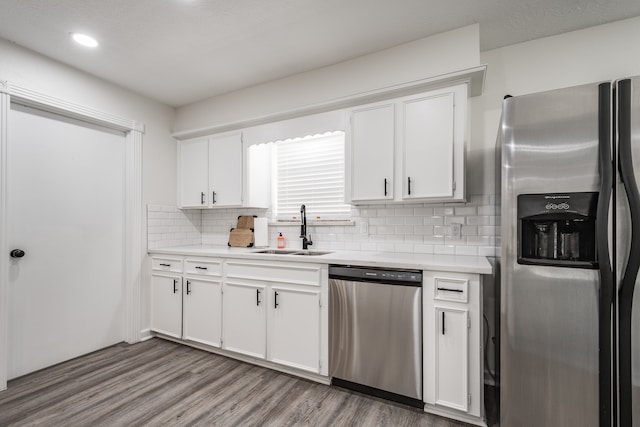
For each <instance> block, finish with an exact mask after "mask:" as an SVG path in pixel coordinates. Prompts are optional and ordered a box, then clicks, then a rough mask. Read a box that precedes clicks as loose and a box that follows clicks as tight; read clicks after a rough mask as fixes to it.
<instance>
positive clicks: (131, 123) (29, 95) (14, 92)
mask: <svg viewBox="0 0 640 427" xmlns="http://www.w3.org/2000/svg"><path fill="white" fill-rule="evenodd" d="M7 89H8V94H9V95H11V102H15V103H16V104H21V105H26V106H27V107H34V108H37V109H39V110H44V111H48V112H50V113H56V114H59V115H61V116H65V117H71V118H74V119H78V120H82V121H84V122H89V123H93V124H97V125H102V126H104V127H107V128H109V129H115V130H119V131H122V132H129V131H139V132H143V133H144V124H142V123H138V122H136V121H135V120H129V119H123V118H122V117H118V116H115V115H113V114H109V113H105V112H102V111H99V110H95V109H93V108H89V107H85V106H82V105H78V104H74V103H72V102H69V101H65V100H63V99H59V98H54V97H52V96H49V95H45V94H43V93H40V92H37V91H34V90H31V89H28V88H25V87H22V86H18V85H15V84H12V83H7Z"/></svg>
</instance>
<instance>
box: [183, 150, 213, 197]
mask: <svg viewBox="0 0 640 427" xmlns="http://www.w3.org/2000/svg"><path fill="white" fill-rule="evenodd" d="M208 147H209V146H208V142H207V139H206V138H205V139H193V140H188V141H180V142H179V143H178V150H180V152H179V170H178V173H179V185H180V187H179V191H180V195H179V203H180V207H182V208H201V207H205V206H207V204H208V203H209V202H208V200H209V199H208V197H207V195H208V193H207V184H208V179H209V177H208V169H209V164H208V162H209V154H208V153H209V148H208Z"/></svg>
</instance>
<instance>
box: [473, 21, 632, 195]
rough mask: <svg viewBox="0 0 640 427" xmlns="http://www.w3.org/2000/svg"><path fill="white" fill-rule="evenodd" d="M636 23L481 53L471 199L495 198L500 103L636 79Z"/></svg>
mask: <svg viewBox="0 0 640 427" xmlns="http://www.w3.org/2000/svg"><path fill="white" fill-rule="evenodd" d="M637 46H640V17H638V18H631V19H627V20H623V21H618V22H614V23H611V24H606V25H599V26H596V27H591V28H588V29H585V30H580V31H573V32H570V33H566V34H562V35H559V36H553V37H546V38H543V39H539V40H534V41H530V42H526V43H519V44H516V45H512V46H507V47H504V48H500V49H495V50H490V51H486V52H482V54H481V62H482V63H483V64H487V75H486V80H485V90H484V94H483V95H482V96H479V97H476V98H472V100H471V117H472V126H471V162H470V164H469V169H468V173H469V178H470V179H469V180H468V183H469V185H470V191H471V194H494V176H495V174H494V173H495V165H494V157H493V155H494V154H493V150H494V147H495V142H496V136H497V131H498V126H499V122H500V113H501V110H502V99H503V97H504V96H505V95H507V94H509V95H513V96H516V95H523V94H528V93H535V92H541V91H546V90H553V89H559V88H563V87H569V86H576V85H580V84H586V83H593V82H599V81H604V80H615V79H619V78H623V77H630V76H634V75H640V58H639V57H638V54H637Z"/></svg>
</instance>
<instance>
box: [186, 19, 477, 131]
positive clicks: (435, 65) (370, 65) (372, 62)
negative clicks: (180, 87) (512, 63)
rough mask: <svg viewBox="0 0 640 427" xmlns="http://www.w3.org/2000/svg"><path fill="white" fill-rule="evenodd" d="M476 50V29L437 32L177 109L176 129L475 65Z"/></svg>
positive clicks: (246, 116)
mask: <svg viewBox="0 0 640 427" xmlns="http://www.w3.org/2000/svg"><path fill="white" fill-rule="evenodd" d="M479 46H480V42H479V32H478V25H470V26H467V27H463V28H460V29H457V30H453V31H448V32H445V33H442V34H437V35H435V36H431V37H427V38H423V39H420V40H416V41H413V42H410V43H406V44H403V45H400V46H396V47H393V48H389V49H385V50H382V51H380V52H376V53H373V54H370V55H364V56H361V57H359V58H355V59H353V60H350V61H344V62H341V63H338V64H334V65H331V66H328V67H324V68H319V69H317V70H313V71H309V72H306V73H301V74H297V75H294V76H290V77H287V78H284V79H280V80H276V81H272V82H268V83H265V84H261V85H258V86H254V87H250V88H247V89H244V90H239V91H236V92H232V93H229V94H226V95H222V96H218V97H214V98H210V99H207V100H204V101H201V102H197V103H194V104H191V105H187V106H184V107H181V108H178V110H177V114H176V121H175V123H174V130H175V131H176V132H180V131H189V130H196V129H202V128H207V127H213V126H218V125H222V124H227V123H233V122H236V121H240V120H247V119H253V118H258V117H262V116H266V115H271V114H275V113H280V112H285V111H289V110H293V109H296V108H301V107H307V106H310V105H315V104H318V103H322V102H327V101H330V100H335V99H338V98H342V97H346V96H350V95H355V94H359V93H363V92H367V91H371V90H375V89H380V88H384V87H388V86H392V85H397V84H401V83H407V82H412V81H415V80H421V79H424V78H428V77H433V76H438V75H441V74H446V73H451V72H454V71H459V70H463V69H467V68H472V67H477V66H478V65H480V62H479V61H480V47H479ZM221 66H224V64H221Z"/></svg>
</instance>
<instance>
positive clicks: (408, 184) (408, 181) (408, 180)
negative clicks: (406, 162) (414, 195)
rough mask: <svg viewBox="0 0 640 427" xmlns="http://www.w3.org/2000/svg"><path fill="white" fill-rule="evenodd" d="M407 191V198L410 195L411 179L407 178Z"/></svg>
mask: <svg viewBox="0 0 640 427" xmlns="http://www.w3.org/2000/svg"><path fill="white" fill-rule="evenodd" d="M407 190H408V192H409V196H410V195H411V177H410V176H408V177H407Z"/></svg>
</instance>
